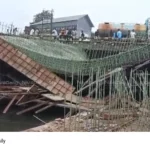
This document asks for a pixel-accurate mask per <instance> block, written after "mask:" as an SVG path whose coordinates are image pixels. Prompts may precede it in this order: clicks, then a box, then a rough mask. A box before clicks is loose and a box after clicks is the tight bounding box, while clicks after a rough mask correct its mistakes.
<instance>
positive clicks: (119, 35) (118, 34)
mask: <svg viewBox="0 0 150 150" xmlns="http://www.w3.org/2000/svg"><path fill="white" fill-rule="evenodd" d="M95 37H96V38H98V37H100V34H99V30H97V31H96V32H95ZM109 37H111V38H114V39H122V38H123V33H122V31H121V30H120V29H118V30H117V31H116V32H115V31H114V32H113V31H112V30H110V34H109ZM125 37H127V38H131V39H135V37H136V32H135V30H134V29H133V30H131V31H130V30H129V31H128V33H127V35H126V36H125Z"/></svg>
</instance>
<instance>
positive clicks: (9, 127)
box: [0, 101, 68, 132]
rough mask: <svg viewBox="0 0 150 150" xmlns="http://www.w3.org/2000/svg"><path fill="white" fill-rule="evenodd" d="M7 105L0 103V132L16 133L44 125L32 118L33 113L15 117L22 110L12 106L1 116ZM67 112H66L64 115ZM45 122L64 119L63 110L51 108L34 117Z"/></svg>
mask: <svg viewBox="0 0 150 150" xmlns="http://www.w3.org/2000/svg"><path fill="white" fill-rule="evenodd" d="M7 104H8V102H7V103H4V102H3V103H2V102H1V101H0V132H15V131H16V132H17V131H24V130H26V129H30V128H33V127H37V126H40V125H44V124H43V123H42V122H41V121H39V120H37V119H36V118H35V117H33V115H35V114H34V112H29V113H25V114H23V115H16V112H18V111H20V110H23V109H24V108H20V107H18V106H12V107H11V108H10V109H9V111H8V112H7V113H6V114H3V113H2V112H3V110H4V108H5V107H6V105H7ZM67 112H68V110H67V111H66V113H67ZM35 116H37V117H39V118H40V119H42V120H43V121H45V122H50V121H53V120H55V119H56V118H63V117H64V109H63V108H58V107H52V108H49V109H48V110H46V111H44V112H42V113H40V114H37V115H35Z"/></svg>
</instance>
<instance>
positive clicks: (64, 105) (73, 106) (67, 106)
mask: <svg viewBox="0 0 150 150" xmlns="http://www.w3.org/2000/svg"><path fill="white" fill-rule="evenodd" d="M56 106H58V107H63V108H69V109H70V108H72V109H76V110H84V111H91V110H90V109H87V108H85V107H80V106H76V105H73V104H69V103H63V104H56Z"/></svg>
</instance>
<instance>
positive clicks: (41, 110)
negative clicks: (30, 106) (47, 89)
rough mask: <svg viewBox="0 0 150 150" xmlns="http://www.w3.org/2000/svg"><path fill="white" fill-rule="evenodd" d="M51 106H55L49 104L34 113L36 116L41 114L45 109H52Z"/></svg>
mask: <svg viewBox="0 0 150 150" xmlns="http://www.w3.org/2000/svg"><path fill="white" fill-rule="evenodd" d="M52 106H55V104H53V103H51V104H49V105H48V106H45V107H43V108H41V109H39V110H37V111H36V112H35V113H36V114H38V113H41V112H43V111H45V110H46V109H48V108H50V107H52Z"/></svg>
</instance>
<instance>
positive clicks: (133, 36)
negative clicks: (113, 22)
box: [130, 29, 136, 39]
mask: <svg viewBox="0 0 150 150" xmlns="http://www.w3.org/2000/svg"><path fill="white" fill-rule="evenodd" d="M135 36H136V33H135V31H134V29H133V30H132V31H131V32H130V37H131V39H135Z"/></svg>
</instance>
